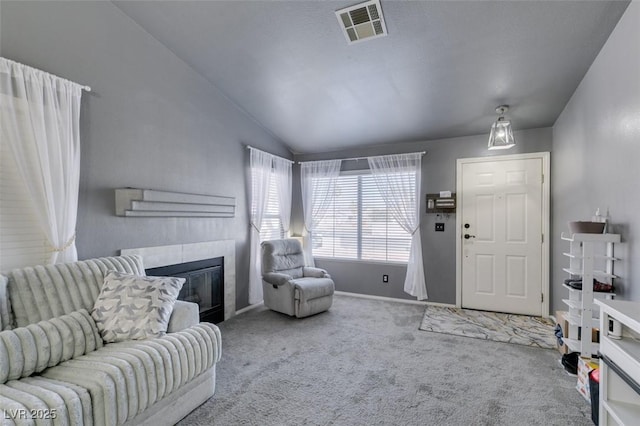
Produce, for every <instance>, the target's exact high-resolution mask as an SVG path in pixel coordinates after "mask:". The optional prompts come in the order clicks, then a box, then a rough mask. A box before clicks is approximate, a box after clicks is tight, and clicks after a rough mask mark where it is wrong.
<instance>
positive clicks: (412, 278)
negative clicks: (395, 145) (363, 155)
mask: <svg viewBox="0 0 640 426" xmlns="http://www.w3.org/2000/svg"><path fill="white" fill-rule="evenodd" d="M368 161H369V168H370V169H371V173H372V175H373V178H374V180H375V182H376V186H377V187H378V190H379V191H380V194H381V195H382V198H383V199H384V201H385V204H386V205H387V209H388V210H389V212H391V215H392V216H393V218H394V219H395V220H396V221H397V222H398V224H399V225H400V226H401V227H402V229H404V230H405V231H406V232H407V233H409V234H410V235H411V249H410V251H409V262H408V264H407V275H406V277H405V281H404V291H405V292H406V293H408V294H410V295H412V296H415V297H416V298H417V299H418V300H424V299H427V286H426V282H425V277H424V264H423V260H422V241H421V237H420V181H421V176H422V153H414V154H397V155H385V156H380V157H369V158H368Z"/></svg>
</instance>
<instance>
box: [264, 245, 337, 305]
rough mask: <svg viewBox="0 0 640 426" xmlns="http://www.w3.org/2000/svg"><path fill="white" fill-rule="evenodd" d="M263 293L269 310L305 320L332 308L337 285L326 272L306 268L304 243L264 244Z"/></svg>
mask: <svg viewBox="0 0 640 426" xmlns="http://www.w3.org/2000/svg"><path fill="white" fill-rule="evenodd" d="M261 246H262V289H263V294H264V304H265V306H266V307H267V308H269V309H271V310H273V311H277V312H281V313H283V314H287V315H291V316H295V317H297V318H303V317H307V316H310V315H314V314H317V313H320V312H324V311H326V310H328V309H329V308H330V307H331V303H332V302H333V292H334V290H335V285H334V283H333V280H332V279H331V276H330V275H329V274H328V273H327V271H325V270H324V269H320V268H313V267H310V266H304V255H303V253H302V246H301V245H300V241H298V240H296V239H293V238H291V239H284V240H271V241H264V242H263V243H262V245H261Z"/></svg>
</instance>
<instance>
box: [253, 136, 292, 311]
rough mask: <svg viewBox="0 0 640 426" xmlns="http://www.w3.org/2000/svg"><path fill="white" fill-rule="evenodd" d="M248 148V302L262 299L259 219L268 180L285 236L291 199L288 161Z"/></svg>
mask: <svg viewBox="0 0 640 426" xmlns="http://www.w3.org/2000/svg"><path fill="white" fill-rule="evenodd" d="M249 149H250V160H249V163H250V168H251V188H250V194H251V214H250V221H251V236H250V244H251V250H250V255H249V256H250V259H249V262H250V266H249V268H250V270H249V304H251V305H253V304H256V303H260V302H261V301H262V300H263V291H262V250H261V248H260V242H261V241H262V239H261V237H260V231H261V229H262V219H263V218H264V213H265V211H266V209H267V202H268V198H269V187H270V185H271V179H275V184H276V188H277V194H278V214H279V217H280V222H281V223H282V228H283V230H284V234H285V236H287V235H288V234H289V227H290V224H291V198H292V191H293V188H292V177H291V176H292V172H291V164H292V162H291V161H289V160H286V159H284V158H281V157H277V156H275V155H272V154H269V153H266V152H264V151H260V150H258V149H254V148H251V147H250V148H249Z"/></svg>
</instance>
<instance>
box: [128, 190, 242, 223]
mask: <svg viewBox="0 0 640 426" xmlns="http://www.w3.org/2000/svg"><path fill="white" fill-rule="evenodd" d="M235 214H236V199H235V197H223V196H215V195H203V194H188V193H184V192H169V191H157V190H154V189H137V188H119V189H116V215H117V216H126V217H212V218H220V217H235Z"/></svg>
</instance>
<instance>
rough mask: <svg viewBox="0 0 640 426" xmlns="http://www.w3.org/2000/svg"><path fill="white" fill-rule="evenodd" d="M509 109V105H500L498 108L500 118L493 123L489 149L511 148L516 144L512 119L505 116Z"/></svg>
mask: <svg viewBox="0 0 640 426" xmlns="http://www.w3.org/2000/svg"><path fill="white" fill-rule="evenodd" d="M508 110H509V105H500V106H499V107H497V108H496V113H497V114H498V119H497V120H496V121H495V122H494V123H493V124H492V125H491V134H490V135H489V149H509V148H512V147H514V146H516V140H515V139H514V138H513V130H512V129H511V121H510V120H505V118H504V113H505V112H507V111H508Z"/></svg>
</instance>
